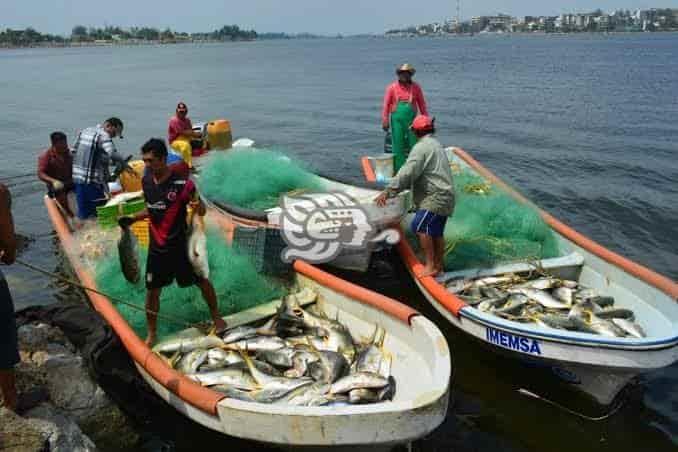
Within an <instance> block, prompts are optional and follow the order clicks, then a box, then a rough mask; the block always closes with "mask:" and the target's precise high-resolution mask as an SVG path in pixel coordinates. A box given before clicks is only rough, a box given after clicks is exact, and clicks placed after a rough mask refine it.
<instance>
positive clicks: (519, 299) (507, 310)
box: [494, 293, 528, 314]
mask: <svg viewBox="0 0 678 452" xmlns="http://www.w3.org/2000/svg"><path fill="white" fill-rule="evenodd" d="M527 302H528V297H527V296H526V295H523V294H519V293H515V294H511V295H510V296H509V297H508V300H507V301H506V304H505V305H504V306H502V307H501V308H499V309H497V310H495V311H494V312H495V313H501V314H516V313H518V312H520V310H521V309H522V308H523V306H525V305H526V304H527Z"/></svg>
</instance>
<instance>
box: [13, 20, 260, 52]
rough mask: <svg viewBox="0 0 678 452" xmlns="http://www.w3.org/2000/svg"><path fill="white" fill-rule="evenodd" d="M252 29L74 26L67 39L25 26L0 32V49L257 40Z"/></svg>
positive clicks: (229, 26) (232, 26) (227, 26)
mask: <svg viewBox="0 0 678 452" xmlns="http://www.w3.org/2000/svg"><path fill="white" fill-rule="evenodd" d="M258 36H259V35H258V34H257V32H256V31H254V30H242V29H240V27H238V26H237V25H224V26H223V27H221V28H220V29H218V30H214V31H211V32H207V33H190V34H189V33H185V32H178V31H174V30H171V29H170V28H166V29H164V30H159V29H157V28H152V27H131V28H129V29H125V28H121V27H117V26H107V27H103V28H96V27H89V28H88V27H85V26H84V25H76V26H75V27H73V29H72V30H71V35H70V36H69V37H64V36H60V35H53V34H44V33H40V32H38V31H36V30H35V29H33V28H31V27H29V28H26V29H24V30H12V29H9V28H8V29H6V30H4V31H3V30H0V46H16V47H21V46H29V45H35V44H47V43H55V44H65V43H71V42H85V43H86V42H94V41H130V40H137V41H181V40H186V41H188V40H215V41H246V40H254V39H257V37H258Z"/></svg>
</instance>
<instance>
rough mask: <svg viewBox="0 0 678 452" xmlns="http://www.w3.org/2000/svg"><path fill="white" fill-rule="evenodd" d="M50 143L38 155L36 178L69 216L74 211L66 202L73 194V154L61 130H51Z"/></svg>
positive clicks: (71, 215)
mask: <svg viewBox="0 0 678 452" xmlns="http://www.w3.org/2000/svg"><path fill="white" fill-rule="evenodd" d="M49 138H50V141H51V143H52V145H51V146H50V147H49V149H47V150H46V151H45V152H43V153H42V154H40V157H38V178H39V179H40V180H41V181H43V182H44V183H45V184H47V195H48V196H49V197H50V198H55V199H56V200H57V202H58V203H59V205H61V207H62V210H63V211H64V212H65V213H66V214H67V215H68V216H69V217H71V218H73V216H74V213H73V211H72V210H71V206H70V204H69V202H68V198H69V195H72V194H73V156H72V155H71V150H70V149H69V148H68V140H67V138H66V134H65V133H63V132H52V134H51V135H50V136H49Z"/></svg>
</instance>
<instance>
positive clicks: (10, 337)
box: [0, 275, 21, 370]
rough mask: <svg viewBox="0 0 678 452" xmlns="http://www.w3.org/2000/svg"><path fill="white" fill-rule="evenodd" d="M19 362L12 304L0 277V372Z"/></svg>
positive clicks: (5, 285) (0, 276)
mask: <svg viewBox="0 0 678 452" xmlns="http://www.w3.org/2000/svg"><path fill="white" fill-rule="evenodd" d="M20 360H21V358H20V357H19V349H18V347H17V336H16V322H15V321H14V303H12V295H11V294H10V293H9V287H7V281H5V279H4V278H3V277H2V275H0V370H9V369H12V368H13V367H14V365H15V364H16V363H18V362H19V361H20Z"/></svg>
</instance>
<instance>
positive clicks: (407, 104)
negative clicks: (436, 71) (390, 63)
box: [381, 63, 428, 173]
mask: <svg viewBox="0 0 678 452" xmlns="http://www.w3.org/2000/svg"><path fill="white" fill-rule="evenodd" d="M415 72H416V71H415V69H414V67H413V66H412V65H410V64H407V63H406V64H403V65H401V66H399V67H398V68H397V69H396V74H397V76H398V80H396V81H394V82H393V83H391V84H390V85H388V86H387V87H386V93H385V94H384V105H383V108H382V111H381V125H382V128H383V129H384V131H385V132H387V131H388V130H389V128H390V129H391V147H392V152H393V172H394V173H397V172H398V170H399V169H400V167H401V166H403V164H404V163H405V160H407V155H408V154H409V153H410V149H412V146H414V144H415V143H416V142H417V139H416V137H415V136H414V134H413V133H412V131H411V130H410V124H412V121H413V120H414V118H415V116H417V113H419V114H422V115H428V110H427V109H426V101H425V100H424V92H423V91H422V90H421V87H420V86H419V84H418V83H416V82H414V81H413V80H412V77H413V76H414V73H415Z"/></svg>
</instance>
